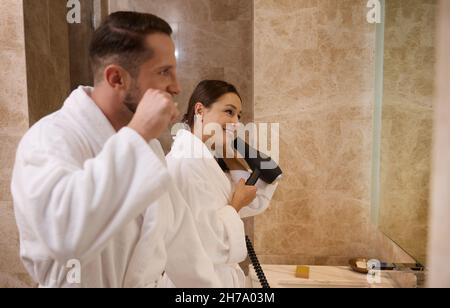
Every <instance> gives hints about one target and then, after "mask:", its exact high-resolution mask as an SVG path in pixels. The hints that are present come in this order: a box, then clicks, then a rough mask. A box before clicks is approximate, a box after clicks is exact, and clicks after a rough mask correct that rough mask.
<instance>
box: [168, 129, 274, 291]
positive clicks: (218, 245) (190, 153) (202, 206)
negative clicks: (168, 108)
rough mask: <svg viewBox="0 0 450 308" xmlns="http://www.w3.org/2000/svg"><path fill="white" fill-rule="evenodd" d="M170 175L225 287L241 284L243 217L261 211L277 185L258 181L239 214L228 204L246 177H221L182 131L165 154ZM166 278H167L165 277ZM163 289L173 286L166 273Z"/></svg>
mask: <svg viewBox="0 0 450 308" xmlns="http://www.w3.org/2000/svg"><path fill="white" fill-rule="evenodd" d="M167 163H168V166H169V172H170V174H171V175H172V178H173V179H174V180H175V181H176V184H177V185H178V187H179V189H180V190H181V192H182V193H183V196H184V198H185V199H186V201H187V202H188V205H189V206H190V207H191V209H192V213H193V215H194V218H195V220H196V223H197V227H198V230H199V233H200V237H201V240H202V242H203V245H204V247H205V249H206V251H207V252H208V254H209V256H210V257H211V260H212V261H213V263H214V264H215V269H216V272H217V274H218V276H219V279H221V282H222V284H223V285H224V287H226V288H239V287H244V286H245V276H244V273H243V271H242V270H241V268H240V267H239V265H238V263H240V262H242V261H244V260H245V259H246V257H247V249H246V244H245V231H244V224H243V222H242V219H241V218H243V217H249V216H254V215H257V214H260V213H262V212H264V211H265V210H266V209H267V207H268V206H269V203H270V200H271V199H272V196H273V194H274V192H275V190H276V187H277V184H273V185H267V184H264V183H262V182H261V181H258V183H257V186H258V193H257V199H256V200H255V201H254V202H253V203H252V204H250V205H249V206H248V207H245V208H243V209H242V210H241V212H240V213H239V214H238V213H237V212H236V210H235V209H234V208H233V207H232V206H230V205H229V204H230V202H231V200H232V197H233V194H234V191H235V184H236V183H237V182H239V180H240V179H242V178H244V179H247V178H248V177H249V176H250V173H248V172H246V171H238V172H233V171H232V172H231V174H229V173H224V172H223V171H222V169H221V168H220V166H219V164H218V163H217V161H216V160H215V158H214V156H213V154H212V153H211V152H210V151H209V150H208V148H207V147H206V145H205V144H204V143H203V142H202V141H201V140H200V139H198V138H197V137H196V136H194V135H193V134H192V133H191V132H189V131H187V130H180V131H179V132H178V134H177V136H176V139H175V142H174V144H173V147H172V150H171V152H170V153H169V155H168V156H167ZM167 276H168V277H167ZM167 276H165V277H164V280H165V281H163V282H162V284H161V286H163V287H170V286H174V285H175V286H177V287H178V285H177V284H176V282H175V281H173V279H172V282H173V284H172V283H171V282H170V279H171V278H172V277H171V276H170V273H169V274H168V275H167Z"/></svg>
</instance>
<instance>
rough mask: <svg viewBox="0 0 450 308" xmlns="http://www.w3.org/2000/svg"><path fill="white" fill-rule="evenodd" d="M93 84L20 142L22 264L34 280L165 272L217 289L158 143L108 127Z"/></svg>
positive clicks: (17, 201) (137, 277)
mask: <svg viewBox="0 0 450 308" xmlns="http://www.w3.org/2000/svg"><path fill="white" fill-rule="evenodd" d="M91 91H92V89H91V88H87V87H86V88H83V87H80V88H78V89H77V90H75V91H74V92H73V93H72V94H71V95H70V97H69V98H68V99H67V100H66V102H65V104H64V106H63V108H62V109H61V110H59V111H58V112H56V113H54V114H52V115H50V116H48V117H46V118H44V119H43V120H41V121H40V122H38V123H37V124H36V125H35V126H34V127H33V128H31V129H30V131H29V132H28V133H27V134H26V135H25V137H24V138H23V139H22V141H21V143H20V146H19V149H18V152H17V157H16V163H15V168H14V174H13V180H12V194H13V198H14V206H15V213H16V219H17V224H18V227H19V231H20V253H21V257H22V260H23V262H24V264H25V267H26V269H27V270H28V272H29V273H30V275H31V276H32V277H33V279H34V280H35V281H36V282H37V283H38V284H39V285H40V286H41V287H96V288H98V287H114V288H115V287H148V286H156V284H157V281H158V280H159V279H160V278H161V275H162V273H163V271H166V272H167V273H169V274H170V275H171V277H174V278H173V279H174V281H177V283H179V284H180V286H183V287H202V288H205V287H220V286H221V285H220V282H219V279H217V277H216V275H215V270H214V268H213V265H212V263H211V261H210V259H209V257H208V256H207V254H206V252H205V251H204V249H203V248H202V243H201V241H200V238H199V236H198V232H197V230H196V226H195V223H194V220H193V217H192V214H191V212H190V210H189V207H188V206H187V205H186V203H185V201H184V199H183V197H182V195H181V194H180V192H179V191H178V189H177V188H176V186H175V185H174V183H173V181H172V180H171V178H170V175H169V173H168V171H167V166H166V162H165V157H164V153H163V151H162V148H161V145H160V144H159V142H158V141H155V140H154V141H152V142H150V144H148V143H147V142H145V141H144V139H143V138H141V136H139V135H138V134H137V133H136V132H135V131H133V130H132V129H129V128H123V129H122V130H120V131H119V132H116V131H115V130H114V129H113V127H112V126H111V124H110V123H109V121H108V120H107V118H106V117H105V116H104V114H103V113H102V112H101V110H100V109H99V108H98V107H97V105H96V104H95V103H94V102H93V101H92V99H91V98H90V96H89V93H90V92H91ZM73 260H76V261H75V262H73ZM77 262H79V263H80V265H81V272H80V273H81V277H80V278H81V281H80V283H79V284H77V283H76V282H77V276H78V275H76V270H77V268H76V267H73V266H74V265H76V264H77ZM68 274H70V275H69V278H71V279H67V276H68ZM73 274H75V275H73ZM72 275H73V276H72ZM73 278H75V279H74V280H73Z"/></svg>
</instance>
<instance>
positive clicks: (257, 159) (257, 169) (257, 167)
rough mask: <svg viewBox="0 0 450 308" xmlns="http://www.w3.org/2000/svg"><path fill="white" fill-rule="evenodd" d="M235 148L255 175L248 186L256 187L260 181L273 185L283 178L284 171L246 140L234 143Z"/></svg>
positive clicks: (251, 177) (248, 182)
mask: <svg viewBox="0 0 450 308" xmlns="http://www.w3.org/2000/svg"><path fill="white" fill-rule="evenodd" d="M234 148H235V149H236V150H237V151H238V152H239V154H241V155H242V157H243V158H244V159H245V161H246V162H247V164H248V165H249V167H250V169H252V172H253V173H252V175H251V176H250V178H249V179H248V180H247V185H255V184H256V182H257V181H258V180H259V179H261V180H262V181H264V182H266V183H268V184H272V183H274V182H275V181H276V180H277V179H279V178H280V177H281V176H282V174H283V171H282V170H281V168H280V167H279V166H278V165H277V164H276V163H275V161H274V160H273V159H272V158H270V157H268V156H267V155H265V154H263V153H261V152H259V151H258V150H256V149H254V148H253V147H251V146H250V145H248V144H247V143H246V142H245V141H244V140H242V139H240V138H237V139H236V140H235V141H234Z"/></svg>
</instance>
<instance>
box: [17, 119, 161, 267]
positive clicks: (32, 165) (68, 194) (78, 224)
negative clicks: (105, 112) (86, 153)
mask: <svg viewBox="0 0 450 308" xmlns="http://www.w3.org/2000/svg"><path fill="white" fill-rule="evenodd" d="M30 144H32V145H30ZM65 155H67V156H65ZM70 158H71V157H70V153H69V154H67V153H65V154H61V151H60V150H58V149H54V148H51V146H50V145H46V144H45V143H44V142H37V143H34V142H25V143H24V144H21V146H20V147H19V150H18V154H17V158H16V165H15V169H14V174H13V181H12V192H13V196H14V202H15V205H16V210H18V211H20V212H21V214H22V215H23V217H25V221H26V223H27V224H28V226H29V227H30V228H31V230H32V232H33V233H34V234H35V235H36V237H37V238H38V240H39V241H40V242H41V243H42V245H43V246H44V247H45V248H46V250H47V251H48V254H49V256H51V257H52V258H54V259H55V260H57V261H58V262H61V263H63V264H65V263H66V262H67V260H70V259H78V260H80V261H81V262H88V261H89V259H90V258H91V257H92V256H95V255H96V254H98V253H99V252H100V251H101V250H103V248H104V247H105V246H106V244H107V242H108V241H109V240H110V239H111V238H112V237H114V236H115V234H116V233H117V232H118V231H120V230H121V229H122V228H123V227H124V226H125V225H127V224H128V223H130V222H131V221H132V220H133V219H135V218H136V217H138V216H139V215H140V214H141V213H143V212H144V211H145V210H146V209H147V207H148V205H149V204H151V203H152V202H153V201H155V200H157V199H158V198H160V196H161V195H162V194H163V193H164V192H165V190H166V188H165V186H166V183H168V181H169V175H168V172H167V169H166V168H165V167H164V165H163V164H162V163H161V161H160V159H158V158H157V157H156V155H155V153H153V151H152V150H151V149H150V147H149V146H148V144H147V143H146V142H145V141H144V139H143V138H141V136H139V135H138V134H137V133H136V132H135V131H133V130H132V129H129V128H123V129H122V130H121V131H120V132H118V133H117V134H116V135H114V136H112V137H111V138H110V139H109V140H108V141H107V143H106V144H105V145H104V147H103V149H102V151H101V152H100V153H99V154H98V155H97V156H96V157H95V158H93V159H90V160H87V161H85V162H84V164H83V165H81V166H80V165H77V164H76V163H74V162H73V161H72V160H71V159H70Z"/></svg>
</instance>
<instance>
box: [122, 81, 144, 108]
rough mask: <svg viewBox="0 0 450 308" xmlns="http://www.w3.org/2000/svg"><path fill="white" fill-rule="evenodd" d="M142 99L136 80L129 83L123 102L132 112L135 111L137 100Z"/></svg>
mask: <svg viewBox="0 0 450 308" xmlns="http://www.w3.org/2000/svg"><path fill="white" fill-rule="evenodd" d="M141 99H142V95H141V90H140V89H139V86H138V85H137V82H135V81H133V82H132V83H131V86H130V89H129V90H128V92H127V94H126V95H125V99H124V101H123V104H124V105H125V106H126V107H127V108H128V110H130V111H131V112H132V113H136V110H137V107H138V105H139V102H140V101H141Z"/></svg>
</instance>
